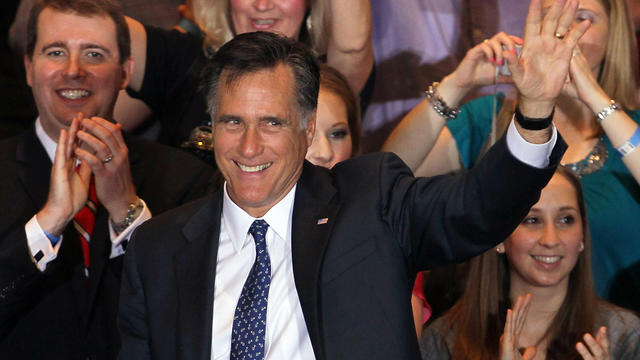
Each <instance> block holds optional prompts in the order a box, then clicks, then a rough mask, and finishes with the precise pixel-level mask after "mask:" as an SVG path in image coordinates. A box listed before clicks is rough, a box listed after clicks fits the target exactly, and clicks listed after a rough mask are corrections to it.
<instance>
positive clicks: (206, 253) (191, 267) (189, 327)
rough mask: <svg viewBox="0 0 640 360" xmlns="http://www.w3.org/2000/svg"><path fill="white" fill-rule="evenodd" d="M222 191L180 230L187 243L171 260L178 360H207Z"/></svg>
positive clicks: (209, 353) (209, 347)
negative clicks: (176, 312)
mask: <svg viewBox="0 0 640 360" xmlns="http://www.w3.org/2000/svg"><path fill="white" fill-rule="evenodd" d="M221 213H222V191H219V192H217V193H216V194H215V195H214V196H213V197H211V198H210V199H209V201H208V202H207V203H206V205H205V206H203V207H202V208H201V209H200V210H199V211H198V212H197V213H195V215H194V216H193V217H192V218H191V219H190V220H189V221H188V222H187V224H186V225H185V226H184V228H183V229H182V234H183V235H184V237H185V239H186V240H187V243H186V245H185V247H184V248H183V249H182V250H181V251H180V252H178V253H177V254H176V256H175V273H176V284H177V287H178V304H177V307H178V314H177V318H178V320H177V321H178V323H177V329H176V330H177V334H178V340H177V342H178V349H179V351H180V353H179V355H178V358H180V359H203V360H204V359H210V358H211V331H212V326H213V324H212V321H213V297H214V285H215V274H216V264H217V255H218V240H219V237H220V216H221Z"/></svg>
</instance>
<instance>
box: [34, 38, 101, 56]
mask: <svg viewBox="0 0 640 360" xmlns="http://www.w3.org/2000/svg"><path fill="white" fill-rule="evenodd" d="M50 48H64V49H66V48H67V45H66V44H65V43H64V42H62V41H54V42H52V43H50V44H47V45H44V46H43V47H42V52H45V51H47V50H48V49H50ZM80 48H81V49H82V50H87V49H100V50H101V51H103V52H104V53H105V54H106V55H111V51H110V50H109V49H107V48H105V47H104V46H102V45H98V44H93V43H87V44H82V46H81V47H80Z"/></svg>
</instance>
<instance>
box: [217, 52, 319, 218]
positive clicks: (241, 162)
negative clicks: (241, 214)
mask: <svg viewBox="0 0 640 360" xmlns="http://www.w3.org/2000/svg"><path fill="white" fill-rule="evenodd" d="M218 86H219V89H218V99H217V107H216V112H215V118H214V129H213V141H214V150H215V157H216V163H217V164H218V168H219V169H220V171H221V172H222V174H223V175H224V177H225V179H226V181H227V190H228V192H229V196H230V197H231V199H232V200H233V201H234V202H235V203H236V204H237V205H238V206H239V207H240V208H242V209H243V210H245V211H246V212H247V213H249V214H250V215H252V216H254V217H260V216H262V215H264V214H265V213H266V212H267V211H268V210H269V209H270V208H271V207H272V206H273V205H275V204H276V203H277V202H278V201H280V200H281V199H282V198H283V197H284V196H285V195H286V194H287V193H288V192H289V190H291V188H293V186H294V185H295V183H296V182H297V181H298V178H299V177H300V174H301V172H302V164H303V162H304V157H305V154H306V152H307V148H308V147H309V145H310V144H311V140H312V139H313V130H314V125H315V118H313V116H314V115H311V117H312V118H311V119H309V121H308V123H307V127H306V128H302V121H301V112H300V110H299V108H298V106H297V104H296V101H295V94H294V93H293V89H294V88H295V86H294V78H293V72H292V71H291V69H290V68H289V67H287V66H286V65H282V64H281V65H277V66H276V67H275V68H273V69H265V70H260V71H258V72H255V73H249V74H246V75H243V76H241V77H239V78H237V79H235V80H234V81H233V82H232V83H230V84H227V81H226V78H225V74H224V72H223V73H222V76H221V78H220V82H219V85H218Z"/></svg>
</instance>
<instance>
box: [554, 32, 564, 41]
mask: <svg viewBox="0 0 640 360" xmlns="http://www.w3.org/2000/svg"><path fill="white" fill-rule="evenodd" d="M553 36H554V37H555V38H556V39H560V40H562V39H564V35H563V34H560V33H559V32H556V33H555V34H553Z"/></svg>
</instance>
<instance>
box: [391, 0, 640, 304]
mask: <svg viewBox="0 0 640 360" xmlns="http://www.w3.org/2000/svg"><path fill="white" fill-rule="evenodd" d="M535 2H537V1H532V4H533V3H535ZM552 3H553V0H543V1H542V6H543V8H544V7H548V6H551V4H552ZM628 14H629V11H628V9H627V5H626V3H625V1H624V0H580V3H579V7H578V11H577V13H576V21H575V22H574V24H577V23H578V22H580V21H583V20H588V21H590V23H591V25H590V28H589V29H588V30H587V32H586V33H585V34H584V35H583V36H582V38H581V39H580V41H579V43H578V48H579V49H578V50H577V51H574V53H573V57H572V61H571V65H570V69H569V73H570V76H569V78H568V79H567V82H566V83H565V87H564V89H563V95H562V96H561V97H560V98H559V99H558V102H557V105H556V107H555V114H554V124H555V126H556V128H557V129H558V132H559V133H560V134H561V135H562V137H563V138H564V139H565V141H566V142H567V144H568V145H569V148H568V150H567V152H566V153H565V154H564V156H563V159H562V162H563V163H564V164H565V166H567V167H568V168H569V169H571V170H572V171H573V172H574V173H575V174H576V175H577V176H578V177H580V178H581V183H582V186H583V188H584V193H585V200H586V203H587V215H588V219H589V227H590V229H591V232H592V235H593V236H592V238H593V248H594V252H593V254H594V255H593V271H594V277H595V282H596V289H597V292H598V294H599V295H600V296H602V297H604V298H606V299H608V300H610V301H612V302H614V303H616V304H619V305H622V306H626V307H631V308H634V309H635V310H637V311H640V290H638V289H640V286H639V285H638V284H640V269H639V268H640V186H639V185H638V182H640V151H631V152H629V153H628V154H627V155H626V156H624V157H622V156H621V155H620V154H619V153H618V151H617V150H616V148H620V147H622V146H623V144H625V143H627V142H629V141H630V142H632V143H634V142H635V137H634V138H632V136H633V135H634V134H636V136H640V132H639V130H638V129H640V128H639V127H638V121H639V119H640V112H638V111H636V109H638V100H637V97H638V94H637V91H636V79H637V73H636V69H637V58H636V55H635V54H637V49H636V44H635V37H634V36H633V34H634V33H633V29H632V27H631V23H630V20H629V17H628ZM565 33H566V29H556V32H555V35H554V36H556V37H557V38H558V40H559V41H562V38H563V37H564V36H563V35H564V34H565ZM526 41H527V39H526V38H525V39H524V40H522V39H519V38H517V37H513V36H509V35H507V34H504V33H499V34H497V35H495V36H494V37H493V38H491V39H488V40H485V41H484V42H483V43H481V44H479V45H477V46H476V47H474V48H472V49H471V50H469V52H468V53H467V55H466V56H465V58H464V59H463V61H462V62H461V63H460V65H459V66H458V68H457V69H456V70H455V71H454V72H453V73H451V74H449V75H448V76H446V77H445V78H444V79H443V80H442V81H441V82H440V83H439V84H438V83H434V84H433V85H432V87H431V88H430V89H431V90H432V91H431V94H430V97H429V98H428V99H425V100H424V101H423V102H421V103H420V104H419V105H418V106H416V108H414V109H413V110H412V111H411V112H410V113H409V114H408V115H407V116H406V117H405V118H404V119H403V120H402V121H401V123H400V124H399V125H398V127H397V128H396V129H395V130H394V131H393V133H392V134H391V136H390V137H389V139H388V140H387V142H386V143H385V145H384V150H387V151H393V152H396V153H397V154H398V155H399V156H400V157H401V158H402V159H403V160H404V161H405V162H406V163H407V164H408V165H409V166H410V167H411V168H412V170H413V171H414V172H415V173H416V175H422V176H428V175H436V174H442V173H447V172H452V171H456V170H460V169H464V168H469V167H471V166H473V164H474V163H475V161H476V160H477V159H478V157H480V156H482V154H483V153H484V152H485V151H486V148H488V147H489V146H490V145H491V144H493V142H495V138H496V137H499V136H500V135H501V134H502V133H503V132H504V130H505V129H506V127H507V126H513V125H510V124H512V121H511V119H512V117H513V112H514V109H515V103H514V101H509V100H504V99H503V98H502V97H501V96H500V97H499V98H498V99H497V100H498V101H496V103H497V106H496V108H497V109H496V113H497V114H496V116H495V117H494V116H493V114H494V112H493V101H494V98H493V97H484V98H480V99H477V100H474V101H471V102H469V103H468V104H466V105H464V106H463V107H462V109H461V110H462V111H461V112H460V113H459V114H457V117H455V116H456V112H455V111H452V110H451V109H452V108H453V107H455V106H457V105H458V104H459V103H460V101H461V100H462V99H463V98H464V96H465V95H467V94H468V93H469V91H470V90H472V89H474V88H475V87H477V86H481V85H490V84H492V83H494V82H500V83H509V82H511V78H510V76H505V75H502V73H501V74H499V75H497V76H495V74H496V73H497V70H496V68H497V67H501V66H502V65H504V64H505V60H506V62H507V63H508V64H507V65H511V62H515V61H516V58H515V56H514V54H515V53H516V45H522V44H523V43H524V42H526ZM523 51H526V47H525V50H523ZM526 55H527V54H524V53H523V57H525V56H526ZM502 67H503V66H502ZM494 76H495V77H494ZM513 76H519V74H517V73H516V74H514V75H513ZM518 96H520V95H518ZM612 99H615V100H616V103H615V105H612V103H611V100H612ZM438 100H439V101H438ZM618 109H625V110H626V111H620V110H618ZM442 114H444V115H445V116H442ZM598 115H599V117H600V118H601V119H598ZM451 117H455V118H454V119H451V120H449V121H448V122H446V120H447V119H450V118H451ZM445 118H447V119H445ZM445 122H446V123H445ZM445 125H446V126H445ZM638 146H640V145H638ZM627 147H628V146H627Z"/></svg>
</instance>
